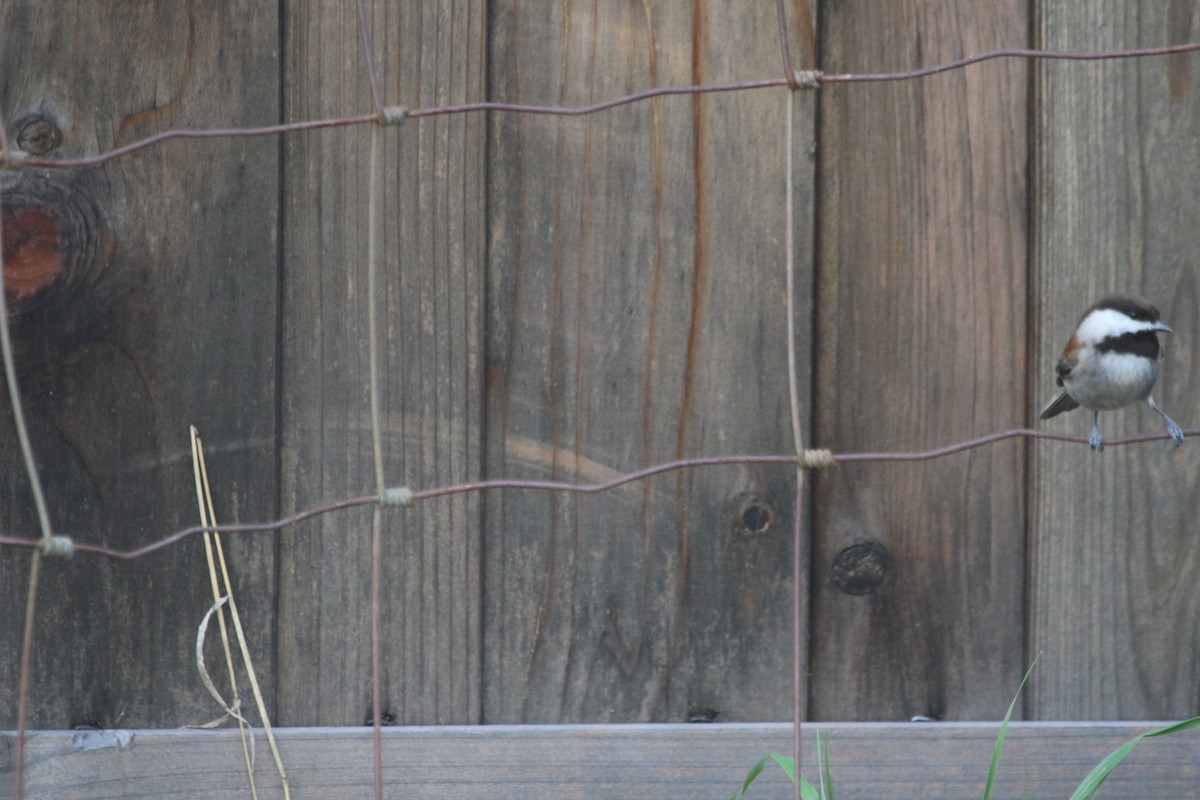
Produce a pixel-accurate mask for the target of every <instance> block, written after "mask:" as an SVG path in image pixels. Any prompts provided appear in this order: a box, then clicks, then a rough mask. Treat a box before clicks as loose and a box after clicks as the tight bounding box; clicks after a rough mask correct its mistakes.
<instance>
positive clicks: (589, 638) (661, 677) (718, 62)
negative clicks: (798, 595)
mask: <svg viewBox="0 0 1200 800" xmlns="http://www.w3.org/2000/svg"><path fill="white" fill-rule="evenodd" d="M789 5H792V4H789ZM799 5H803V4H799ZM776 25H777V23H776V19H775V11H774V8H773V7H771V6H770V5H769V4H758V5H755V6H753V7H751V6H746V5H745V4H739V3H727V2H704V3H697V4H694V5H693V6H686V5H679V4H650V3H641V4H626V5H624V6H615V5H612V4H606V5H603V6H593V5H591V4H586V3H577V2H568V3H561V4H556V5H553V6H550V7H534V6H532V5H528V4H525V3H516V2H503V3H498V4H494V6H493V12H492V41H491V51H490V54H491V55H490V59H491V71H490V76H491V90H490V92H491V97H492V99H494V100H498V101H508V102H522V103H535V104H542V105H582V104H586V103H592V102H596V101H599V100H602V99H606V98H610V97H614V96H617V95H622V94H626V93H630V92H634V91H638V90H641V89H645V88H648V87H653V86H663V85H681V84H685V85H686V84H698V83H708V82H714V83H715V82H723V81H732V80H736V79H745V78H750V77H761V76H763V75H773V74H778V72H779V70H780V66H779V57H778V31H777V27H776ZM793 25H797V26H798V25H799V23H798V22H797V21H796V20H795V19H793ZM801 55H802V56H803V55H804V54H803V53H802V54H801ZM787 108H788V96H787V92H786V90H771V91H758V92H752V93H740V94H725V95H713V96H706V97H699V98H669V99H660V100H655V101H651V102H643V103H637V104H634V105H630V106H626V107H623V108H617V109H614V110H611V111H606V112H604V113H601V114H597V115H594V116H590V117H585V118H565V117H546V116H517V115H507V114H496V115H494V117H493V122H492V127H491V131H492V146H491V164H492V181H491V190H490V195H489V208H490V214H489V218H490V237H491V238H490V241H491V251H490V272H489V286H488V293H489V305H488V316H487V320H488V339H487V452H486V470H487V474H488V476H489V477H509V478H520V477H524V478H536V479H553V480H561V481H571V482H595V481H599V480H604V479H607V478H609V477H611V476H613V475H615V474H617V473H621V472H626V471H630V470H634V469H637V468H640V467H644V466H649V465H651V464H655V463H659V462H662V461H667V460H671V459H675V458H680V457H684V456H698V455H713V454H731V453H746V452H760V453H761V452H772V453H779V452H789V451H790V450H791V447H792V444H791V443H792V439H791V433H790V429H789V412H788V399H787V397H788V393H787V376H786V363H787V362H786V336H787V333H786V316H785V299H786V298H785V296H784V250H783V242H784V229H785V225H786V216H785V213H784V204H783V200H784V188H785V183H786V180H785V154H786V150H785V119H786V116H785V115H786V114H787V113H788V112H787ZM798 108H799V110H798V111H797V113H796V118H795V124H796V131H797V134H796V137H797V145H796V151H797V154H798V159H797V164H796V166H795V171H794V174H793V178H794V180H795V182H796V192H797V209H798V211H797V219H798V222H797V229H796V234H797V253H798V254H799V255H798V264H797V270H798V273H799V279H798V280H799V287H798V289H797V293H798V296H799V297H800V298H801V308H800V311H799V317H800V321H801V323H800V331H801V332H802V333H801V341H800V342H799V350H800V354H801V355H800V365H799V369H800V380H801V383H802V387H803V388H802V392H803V393H805V394H806V393H807V383H808V376H809V363H808V357H807V353H808V351H809V344H808V342H807V336H806V335H805V332H806V331H807V328H808V326H807V320H808V314H809V310H810V309H809V306H808V301H807V298H808V297H809V296H810V286H811V276H810V267H809V253H811V239H810V220H811V205H810V197H811V185H812V184H811V181H812V167H811V164H810V163H809V162H808V161H807V159H805V158H804V153H805V152H806V151H807V149H808V143H809V141H810V140H811V136H812V126H813V122H812V120H813V114H812V104H811V100H809V99H807V98H806V99H803V100H802V101H801V102H800V104H799V105H798ZM804 424H807V408H805V411H804ZM792 487H793V471H792V470H790V469H787V468H771V469H767V468H761V467H746V468H737V469H734V468H726V469H706V470H696V471H685V472H679V473H675V474H670V475H666V476H661V477H657V478H654V479H652V480H648V481H646V482H644V483H640V484H632V485H627V486H624V487H622V488H620V489H617V490H615V491H612V492H608V493H606V494H603V495H597V496H586V497H584V496H579V495H567V494H545V493H533V492H504V493H500V492H494V493H491V494H489V495H488V497H487V499H486V505H485V508H486V514H485V519H486V527H485V530H486V546H485V579H484V609H485V612H484V613H485V656H484V658H485V660H484V718H485V720H486V721H488V722H493V723H516V722H561V721H581V720H582V721H588V722H602V721H656V722H662V721H681V720H684V719H687V718H688V717H690V716H708V715H712V714H716V715H717V717H718V718H719V719H734V720H738V719H779V718H786V717H787V716H788V715H789V714H790V697H791V663H792V646H791V611H790V609H791V600H790V598H791V593H790V587H791V541H792V523H791V521H792V514H793V509H792V502H793V488H792ZM746 520H750V522H749V523H747V522H746Z"/></svg>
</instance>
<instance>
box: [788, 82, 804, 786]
mask: <svg viewBox="0 0 1200 800" xmlns="http://www.w3.org/2000/svg"><path fill="white" fill-rule="evenodd" d="M785 108H786V114H787V121H786V123H785V126H784V127H785V129H786V136H785V139H786V141H787V155H786V156H785V163H786V170H787V175H786V179H785V181H784V185H785V203H784V206H785V217H786V222H785V224H786V228H785V230H784V234H783V242H784V245H783V248H784V261H785V264H784V272H785V274H786V288H785V292H786V294H787V361H788V399H789V406H790V409H791V416H792V445H793V447H795V449H796V457H797V459H799V461H798V464H803V455H804V437H803V432H802V431H801V429H800V381H799V377H798V371H797V367H796V242H795V232H794V228H795V222H796V203H795V193H796V188H795V178H794V175H793V171H792V170H793V156H792V150H793V149H794V146H795V133H794V131H793V128H794V118H795V116H796V92H795V91H789V92H788V102H787V104H786V106H785ZM803 515H804V468H803V467H802V466H799V465H798V466H797V467H796V495H795V503H794V508H793V510H792V518H793V529H792V539H793V541H792V720H793V725H794V730H793V739H792V758H793V770H794V772H793V776H794V778H793V782H792V789H793V796H794V797H795V800H800V752H801V747H800V729H801V725H802V722H803V715H804V695H803V690H804V634H805V630H804V629H805V625H804V621H805V620H804V619H803V617H802V611H803V609H804V603H803V600H804V598H803V590H804V588H805V586H807V583H808V582H807V581H805V580H802V578H803V576H804V567H805V561H806V559H805V557H804V554H805V547H804V522H803Z"/></svg>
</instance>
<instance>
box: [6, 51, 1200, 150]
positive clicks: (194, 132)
mask: <svg viewBox="0 0 1200 800" xmlns="http://www.w3.org/2000/svg"><path fill="white" fill-rule="evenodd" d="M1195 50H1200V42H1188V43H1185V44H1177V45H1170V46H1166V47H1140V48H1133V49H1129V50H1102V51H1096V52H1074V51H1062V50H1027V49H1021V48H1002V49H999V50H989V51H987V52H984V53H979V54H977V55H974V56H968V57H965V58H960V59H956V60H954V61H947V62H945V63H942V64H936V65H934V66H930V67H921V68H919V69H912V70H905V71H901V72H876V73H853V74H825V73H822V72H819V71H813V72H811V73H810V74H811V75H812V76H813V77H814V79H815V81H816V83H817V84H818V85H822V86H823V85H825V84H831V83H879V82H887V81H907V80H914V79H917V78H926V77H929V76H931V75H938V74H941V73H944V72H950V71H952V70H957V69H962V68H964V67H968V66H971V65H973V64H979V63H982V62H985V61H992V60H994V59H998V58H1021V59H1030V60H1059V61H1102V60H1112V59H1123V58H1146V57H1151V56H1165V55H1174V54H1178V53H1188V52H1192V51H1195ZM795 85H797V79H796V75H795V74H790V75H788V76H787V77H783V78H766V79H761V80H747V81H735V82H731V83H710V84H698V85H694V86H659V87H655V88H653V89H644V90H642V91H638V92H633V93H631V94H626V95H620V96H618V97H612V98H609V99H607V100H601V101H599V102H596V103H591V104H588V105H581V106H546V105H528V104H523V103H502V102H494V101H482V102H474V103H457V104H451V105H444V106H429V107H425V108H402V107H399V106H384V107H383V108H382V111H375V112H373V113H370V114H353V115H349V116H344V117H333V118H326V119H312V120H303V121H300V122H285V123H280V124H277V125H263V126H260V127H247V128H203V129H194V128H179V129H175V130H168V131H162V132H160V133H156V134H154V135H152V136H147V137H146V138H144V139H139V140H137V141H135V142H130V143H129V144H127V145H123V146H121V147H117V148H114V149H112V150H108V151H105V152H103V153H99V154H97V155H94V156H85V157H81V158H65V159H53V158H27V157H20V158H12V159H11V160H10V162H9V165H10V167H12V168H18V167H37V168H40V169H74V168H79V167H93V166H97V165H99V164H103V163H105V162H106V161H111V160H113V159H115V158H120V157H122V156H127V155H130V154H131V153H135V152H137V151H139V150H143V149H145V148H147V147H151V146H153V145H157V144H161V143H163V142H166V141H170V140H172V139H227V138H236V137H255V136H278V135H280V134H288V133H300V132H303V131H313V130H321V129H325V128H340V127H347V126H352V125H366V124H370V123H379V122H380V121H381V117H387V118H388V120H389V121H391V120H392V117H390V116H388V113H387V112H397V113H396V115H395V116H396V117H407V118H413V119H420V118H422V117H434V116H444V115H447V114H468V113H475V112H504V113H513V114H544V115H549V116H565V117H577V116H586V115H588V114H596V113H599V112H601V111H608V110H610V109H613V108H617V107H619V106H624V105H629V104H631V103H637V102H641V101H644V100H652V99H655V98H659V97H671V96H676V95H698V94H713V93H724V92H740V91H747V90H752V89H766V88H771V87H785V86H795Z"/></svg>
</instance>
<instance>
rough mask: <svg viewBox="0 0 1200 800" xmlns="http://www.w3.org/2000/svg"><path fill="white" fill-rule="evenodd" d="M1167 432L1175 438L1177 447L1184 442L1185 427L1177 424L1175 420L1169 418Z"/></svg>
mask: <svg viewBox="0 0 1200 800" xmlns="http://www.w3.org/2000/svg"><path fill="white" fill-rule="evenodd" d="M1167 433H1169V434H1171V438H1172V439H1174V440H1175V446H1176V447H1179V445H1181V444H1183V428H1181V427H1179V426H1178V425H1176V424H1175V421H1174V420H1167Z"/></svg>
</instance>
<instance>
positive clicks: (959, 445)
mask: <svg viewBox="0 0 1200 800" xmlns="http://www.w3.org/2000/svg"><path fill="white" fill-rule="evenodd" d="M1184 436H1188V437H1194V436H1200V428H1192V429H1189V430H1186V431H1184ZM1169 438H1170V436H1169V434H1165V433H1153V434H1142V435H1138V436H1123V437H1113V438H1111V439H1109V438H1106V439H1105V440H1104V446H1105V447H1106V448H1108V447H1121V446H1123V445H1130V444H1141V443H1144V442H1152V441H1157V440H1163V439H1169ZM1007 439H1043V440H1048V441H1055V442H1070V443H1078V444H1087V443H1088V439H1087V437H1086V436H1082V435H1075V434H1069V433H1056V432H1054V431H1043V430H1036V429H1032V428H1010V429H1008V430H1004V431H998V432H996V433H989V434H985V435H983V436H977V437H975V438H972V439H965V440H962V441H959V442H954V443H953V444H948V445H945V446H942V447H935V448H932V449H930V450H916V451H895V452H859V453H840V454H839V453H834V454H833V462H834V464H835V465H837V466H841V465H849V464H867V463H875V464H886V463H917V462H921V461H933V460H936V459H940V458H946V457H948V456H953V455H957V454H959V453H963V452H966V451H968V450H974V449H977V448H980V447H985V446H987V445H990V444H996V443H998V442H1002V441H1005V440H1007ZM744 464H788V465H793V466H795V465H802V462H801V458H800V457H798V456H796V455H794V454H782V453H779V454H774V453H768V454H757V455H756V454H737V455H728V456H694V457H692V458H681V459H677V460H675V461H664V462H662V463H660V464H654V465H652V466H649V467H645V468H644V469H639V470H634V471H632V472H625V473H622V474H620V475H617V476H615V477H613V478H610V479H608V480H606V481H598V482H596V483H572V482H570V481H542V480H523V479H517V478H497V479H493V480H483V481H470V482H465V483H454V484H447V485H445V486H435V487H430V488H427V489H413V490H412V491H411V495H410V496H411V501H412V502H414V503H415V502H417V501H419V500H432V499H434V498H438V497H448V496H450V495H456V494H470V493H476V492H485V491H498V490H517V491H540V492H564V493H568V494H599V493H601V492H607V491H609V490H611V489H615V488H617V487H619V486H623V485H625V484H628V483H634V482H637V481H644V480H646V479H648V478H652V477H654V476H656V475H662V474H664V473H668V472H675V471H678V470H684V469H696V468H700V467H719V466H737V465H744ZM371 505H380V506H385V507H386V506H388V505H395V504H394V503H388V502H385V501H383V500H381V498H380V497H379V495H377V494H369V495H363V496H361V497H352V498H347V499H342V500H333V501H330V502H327V503H321V504H319V505H315V506H312V507H311V508H307V509H304V510H302V511H298V512H296V513H295V514H291V515H289V516H286V517H282V518H280V519H276V520H271V521H269V522H244V523H229V524H224V525H207V526H206V525H192V526H190V527H187V528H181V529H179V530H177V531H175V532H173V533H170V534H168V535H166V536H164V537H163V538H161V539H158V540H155V541H153V542H150V543H149V544H145V545H142V546H141V547H137V548H134V549H132V550H122V549H119V548H112V547H107V546H105V545H100V544H91V543H88V542H82V541H74V542H72V544H71V550H72V551H73V552H74V553H80V554H86V555H94V556H101V557H104V558H111V559H114V560H117V561H134V560H136V559H139V558H144V557H146V556H148V555H151V554H153V553H156V552H158V551H160V550H163V549H165V548H167V547H170V546H172V545H175V544H178V543H179V542H181V541H183V540H184V539H187V538H189V537H192V536H195V535H197V534H200V533H204V532H209V533H274V532H278V531H281V530H283V529H284V528H290V527H292V526H294V525H298V524H300V523H301V522H306V521H308V520H311V519H315V518H317V517H321V516H324V515H326V514H331V513H333V512H337V511H345V510H347V509H351V508H360V507H363V506H371ZM4 546H7V547H23V548H29V549H37V548H39V547H41V546H42V540H41V539H40V538H30V537H24V536H0V547H4Z"/></svg>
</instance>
